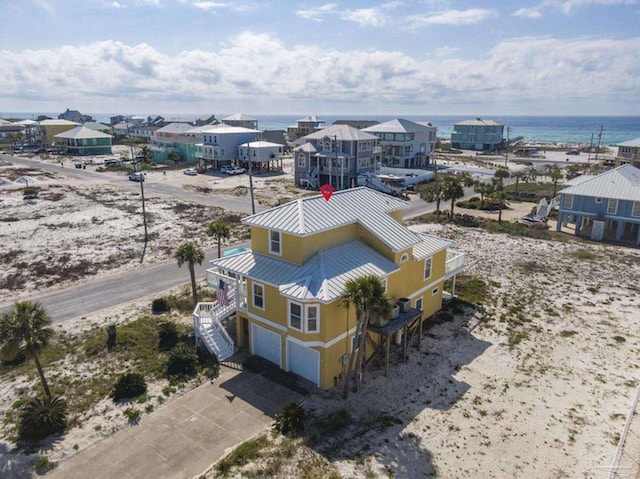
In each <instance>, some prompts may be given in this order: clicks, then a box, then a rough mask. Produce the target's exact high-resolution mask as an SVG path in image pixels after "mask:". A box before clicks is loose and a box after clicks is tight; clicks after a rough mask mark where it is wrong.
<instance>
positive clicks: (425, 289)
mask: <svg viewBox="0 0 640 479" xmlns="http://www.w3.org/2000/svg"><path fill="white" fill-rule="evenodd" d="M445 281H446V279H445V277H444V276H441V277H439V278H438V279H436V280H434V281H431V283H429V284H428V285H426V286H425V287H424V288H420V289H419V290H418V291H416V292H414V293H413V294H408V295H406V296H405V298H409V299H413V298H415V297H416V296H419V295H421V294H423V293H424V292H425V291H427V290H428V289H429V288H433V287H434V286H435V285H437V284H438V283H444V282H445Z"/></svg>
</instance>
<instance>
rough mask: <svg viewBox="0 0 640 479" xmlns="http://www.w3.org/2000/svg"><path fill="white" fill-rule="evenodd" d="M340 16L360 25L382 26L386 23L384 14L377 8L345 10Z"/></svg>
mask: <svg viewBox="0 0 640 479" xmlns="http://www.w3.org/2000/svg"><path fill="white" fill-rule="evenodd" d="M340 17H341V18H342V19H343V20H348V21H352V22H356V23H357V24H359V25H360V26H369V27H382V26H384V25H386V24H387V17H386V15H385V14H384V13H383V12H382V11H380V10H379V9H377V8H360V9H358V10H347V11H346V12H344V13H343V14H342V15H341V16H340Z"/></svg>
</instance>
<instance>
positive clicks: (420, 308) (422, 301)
mask: <svg viewBox="0 0 640 479" xmlns="http://www.w3.org/2000/svg"><path fill="white" fill-rule="evenodd" d="M418 301H420V307H418ZM423 303H424V299H423V298H422V296H420V297H418V298H416V301H415V305H416V309H419V310H421V311H422V306H424V304H423Z"/></svg>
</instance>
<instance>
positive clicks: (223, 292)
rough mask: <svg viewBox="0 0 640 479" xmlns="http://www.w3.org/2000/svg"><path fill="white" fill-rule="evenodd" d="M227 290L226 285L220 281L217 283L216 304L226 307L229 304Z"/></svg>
mask: <svg viewBox="0 0 640 479" xmlns="http://www.w3.org/2000/svg"><path fill="white" fill-rule="evenodd" d="M227 293H228V289H227V283H225V282H224V281H222V280H220V282H219V283H218V304H220V305H222V306H227V305H228V304H229V295H228V294H227Z"/></svg>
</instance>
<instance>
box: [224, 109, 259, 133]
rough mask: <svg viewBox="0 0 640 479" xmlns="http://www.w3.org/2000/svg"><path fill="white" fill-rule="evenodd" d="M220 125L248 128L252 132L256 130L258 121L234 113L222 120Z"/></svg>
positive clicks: (242, 114)
mask: <svg viewBox="0 0 640 479" xmlns="http://www.w3.org/2000/svg"><path fill="white" fill-rule="evenodd" d="M222 123H224V124H225V125H229V126H240V127H242V128H249V129H252V130H257V129H258V120H256V119H255V118H252V117H250V116H249V115H245V114H244V113H235V114H233V115H230V116H228V117H226V118H223V119H222Z"/></svg>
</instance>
